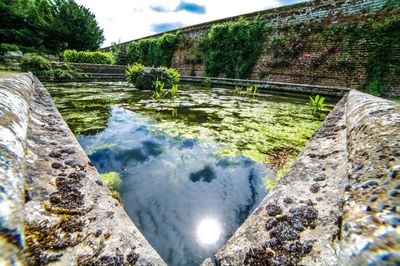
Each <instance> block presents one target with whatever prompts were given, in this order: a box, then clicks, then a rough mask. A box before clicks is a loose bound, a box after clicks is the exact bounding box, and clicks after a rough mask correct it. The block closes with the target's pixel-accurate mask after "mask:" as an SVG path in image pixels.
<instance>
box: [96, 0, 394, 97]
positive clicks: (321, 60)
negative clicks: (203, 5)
mask: <svg viewBox="0 0 400 266" xmlns="http://www.w3.org/2000/svg"><path fill="white" fill-rule="evenodd" d="M389 2H390V3H392V6H391V7H389V8H388V3H389ZM393 3H394V6H395V7H393ZM396 5H397V4H396V1H393V0H316V1H310V2H306V3H299V4H294V5H290V6H284V7H279V8H274V9H269V10H264V11H260V12H254V13H250V14H246V15H243V17H245V18H256V17H259V18H261V19H265V21H266V22H267V23H266V36H265V45H264V48H265V49H264V51H263V53H262V54H261V56H260V57H259V59H258V61H257V63H256V64H255V66H254V68H253V71H252V74H251V77H250V78H251V79H256V80H267V81H274V82H290V83H300V84H313V85H328V86H347V87H351V88H357V89H361V88H362V87H363V85H364V84H365V80H366V76H367V70H368V65H369V63H370V60H371V56H372V54H373V52H374V51H375V50H376V41H374V40H372V39H369V38H368V37H365V36H364V37H363V36H361V34H359V33H360V32H361V31H364V32H368V30H369V29H370V28H371V29H372V28H373V27H374V23H377V22H382V21H383V20H384V19H387V18H391V17H395V16H400V12H399V10H400V2H399V3H398V5H399V7H397V8H396ZM237 18H238V17H231V18H226V19H221V20H217V21H211V22H207V23H202V24H198V25H194V26H189V27H185V28H181V29H179V31H180V32H181V33H183V36H184V37H185V38H184V39H185V41H184V42H183V43H180V44H179V46H178V48H177V50H176V51H175V53H174V56H173V58H172V67H174V68H177V69H178V70H179V71H180V72H181V73H182V75H190V76H206V73H205V65H204V54H203V53H202V49H201V45H200V43H201V40H202V37H204V36H205V35H206V34H207V33H208V31H209V30H210V29H211V27H212V26H213V25H215V24H219V23H224V22H226V21H232V20H235V19H237ZM334 28H336V29H341V31H337V32H334V31H332V32H331V33H329V30H328V29H334ZM177 31H178V30H173V31H170V32H169V33H176V32H177ZM294 34H295V35H296V36H297V37H298V38H299V43H300V44H301V45H303V46H304V47H303V49H302V50H301V52H300V53H299V54H298V55H297V57H296V58H293V59H292V60H291V61H290V63H289V64H286V65H283V64H281V65H280V64H274V63H273V61H274V52H275V51H271V50H268V41H269V40H270V39H271V38H273V36H276V35H283V36H287V37H290V36H292V35H294ZM345 34H347V35H348V36H347V35H346V36H344V35H345ZM161 35H162V34H156V35H153V36H149V37H146V38H150V37H158V36H161ZM348 37H349V38H348ZM350 37H351V38H350ZM340 38H342V40H340ZM346 38H347V39H346ZM121 45H124V46H127V45H129V42H126V43H123V44H121ZM107 49H109V47H108V48H104V49H103V50H104V51H106V50H107ZM392 49H393V51H392V54H393V57H394V58H395V61H396V62H397V63H396V64H397V65H399V66H400V46H399V45H397V46H396V47H393V48H392ZM275 59H276V58H275ZM399 75H400V74H399V70H397V73H392V75H391V77H390V81H389V86H388V89H387V91H386V94H387V96H400V77H399Z"/></svg>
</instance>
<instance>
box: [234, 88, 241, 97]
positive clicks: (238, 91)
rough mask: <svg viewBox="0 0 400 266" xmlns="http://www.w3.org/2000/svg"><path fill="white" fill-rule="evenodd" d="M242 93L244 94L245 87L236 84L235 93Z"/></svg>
mask: <svg viewBox="0 0 400 266" xmlns="http://www.w3.org/2000/svg"><path fill="white" fill-rule="evenodd" d="M242 94H243V87H242V86H236V87H235V90H234V91H233V95H236V96H241V95H242Z"/></svg>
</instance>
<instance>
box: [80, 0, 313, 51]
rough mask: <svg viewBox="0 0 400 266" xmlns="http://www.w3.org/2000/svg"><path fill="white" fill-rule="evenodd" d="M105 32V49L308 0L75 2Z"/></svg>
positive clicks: (85, 0) (98, 0) (92, 0)
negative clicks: (166, 32)
mask: <svg viewBox="0 0 400 266" xmlns="http://www.w3.org/2000/svg"><path fill="white" fill-rule="evenodd" d="M75 1H76V2H77V3H78V4H80V5H83V6H85V7H87V8H89V9H90V10H91V11H92V12H93V13H94V14H95V15H96V20H97V21H98V23H99V25H100V27H101V28H102V29H103V30H104V37H105V41H104V43H103V44H102V45H101V46H102V47H106V46H109V45H110V44H111V42H117V43H118V42H126V41H130V40H134V39H137V38H141V37H145V36H149V35H152V34H155V33H159V32H164V31H167V30H172V29H176V28H181V27H184V26H190V25H194V24H198V23H202V22H207V21H211V20H216V19H220V18H225V17H230V16H235V15H241V14H245V13H250V12H254V11H259V10H263V9H268V8H273V7H278V6H282V5H288V4H293V3H297V2H303V1H305V0H231V1H228V0H75Z"/></svg>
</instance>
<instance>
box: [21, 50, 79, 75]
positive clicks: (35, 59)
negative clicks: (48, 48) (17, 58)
mask: <svg viewBox="0 0 400 266" xmlns="http://www.w3.org/2000/svg"><path fill="white" fill-rule="evenodd" d="M20 66H21V69H22V70H23V71H32V73H33V74H35V75H36V76H39V77H40V78H45V79H49V80H72V79H75V78H84V77H86V76H87V74H86V73H83V72H81V71H78V70H76V69H75V68H73V67H72V66H71V65H69V64H59V65H52V64H51V63H50V61H49V60H48V59H46V58H44V57H43V56H41V55H37V54H31V55H24V56H22V58H21V65H20Z"/></svg>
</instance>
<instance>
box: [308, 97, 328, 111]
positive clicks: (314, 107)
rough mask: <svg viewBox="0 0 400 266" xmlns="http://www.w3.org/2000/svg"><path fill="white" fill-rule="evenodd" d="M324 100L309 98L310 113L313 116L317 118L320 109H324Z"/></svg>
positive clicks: (322, 98) (321, 98)
mask: <svg viewBox="0 0 400 266" xmlns="http://www.w3.org/2000/svg"><path fill="white" fill-rule="evenodd" d="M324 101H325V98H324V97H322V96H319V95H317V96H315V98H313V97H311V96H310V108H311V113H312V114H313V115H316V116H319V115H320V112H321V110H322V108H324V107H325V103H324Z"/></svg>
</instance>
